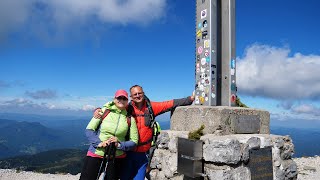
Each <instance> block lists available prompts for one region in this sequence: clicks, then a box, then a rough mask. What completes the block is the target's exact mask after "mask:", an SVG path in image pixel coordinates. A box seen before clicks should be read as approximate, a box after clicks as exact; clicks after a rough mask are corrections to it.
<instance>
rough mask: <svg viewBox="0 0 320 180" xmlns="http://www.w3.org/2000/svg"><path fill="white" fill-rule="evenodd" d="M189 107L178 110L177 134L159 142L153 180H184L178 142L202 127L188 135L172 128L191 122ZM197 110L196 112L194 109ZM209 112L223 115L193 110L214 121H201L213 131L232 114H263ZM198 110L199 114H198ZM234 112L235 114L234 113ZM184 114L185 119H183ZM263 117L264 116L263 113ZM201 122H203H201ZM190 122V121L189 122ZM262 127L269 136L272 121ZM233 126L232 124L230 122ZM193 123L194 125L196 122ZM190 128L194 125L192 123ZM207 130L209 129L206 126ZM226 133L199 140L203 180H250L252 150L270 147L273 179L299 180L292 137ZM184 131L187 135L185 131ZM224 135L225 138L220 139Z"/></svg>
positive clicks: (170, 133) (227, 130)
mask: <svg viewBox="0 0 320 180" xmlns="http://www.w3.org/2000/svg"><path fill="white" fill-rule="evenodd" d="M186 108H187V107H184V108H183V107H182V108H178V109H177V110H176V112H175V113H177V114H176V115H175V116H174V115H173V116H172V117H173V118H172V119H171V129H177V128H179V130H178V131H174V130H168V131H162V132H161V134H160V135H159V138H158V143H159V146H158V149H156V150H155V153H154V157H153V159H152V161H151V168H152V169H153V170H152V171H151V177H152V179H183V175H182V174H179V173H178V171H177V159H178V154H177V152H178V151H177V140H178V137H181V138H187V137H188V133H189V131H191V129H193V130H194V129H196V128H198V127H199V126H200V125H201V124H199V123H198V124H197V126H198V127H195V126H193V127H190V126H189V127H187V126H186V128H189V129H190V130H188V131H185V130H184V129H183V128H182V127H183V126H181V125H180V126H176V125H173V126H172V124H177V125H178V123H177V122H176V121H177V120H178V119H177V118H178V117H181V116H183V117H184V119H181V118H179V119H180V121H187V122H183V123H182V124H185V123H188V121H192V120H191V118H186V117H187V116H190V114H188V113H190V111H188V110H186ZM188 108H189V109H190V107H188ZM195 108H196V109H195ZM212 108H213V107H211V108H209V109H208V110H207V111H212V112H218V111H220V110H219V109H221V111H223V113H220V114H219V115H217V116H216V117H218V120H217V119H214V118H213V116H212V115H209V114H210V113H206V112H205V111H206V110H205V109H206V107H198V106H197V107H194V108H191V111H192V112H194V111H202V113H203V114H204V115H207V116H210V118H211V120H210V121H207V123H205V122H206V121H205V120H206V119H205V116H200V117H198V121H199V120H200V121H201V122H202V124H204V125H205V126H206V125H207V124H210V125H211V127H217V126H216V124H217V123H218V124H220V125H221V122H222V121H224V120H223V119H230V115H231V114H232V113H230V112H235V113H241V114H243V113H244V114H246V113H252V112H260V111H253V110H252V109H246V110H241V111H239V109H238V108H232V107H228V108H227V110H226V109H225V108H224V109H223V108H221V107H217V108H216V109H214V108H213V109H214V110H213V109H212ZM197 109H198V110H197ZM233 109H235V110H236V111H232V110H233ZM181 114H182V115H181ZM262 114H263V117H267V116H265V112H262ZM201 118H202V119H201ZM188 119H189V120H188ZM260 120H261V123H262V124H263V125H262V126H261V127H263V128H264V129H262V130H261V131H264V132H269V126H266V125H265V124H266V121H268V123H269V119H267V120H263V119H260ZM229 122H230V120H229ZM193 123H194V122H193ZM189 124H191V122H190V123H189ZM206 127H208V126H206ZM220 127H225V129H223V128H220V129H216V131H219V133H207V134H205V135H204V136H202V137H201V139H200V140H202V141H203V161H204V172H203V176H204V179H209V180H211V179H212V180H213V179H219V180H250V179H252V178H251V172H250V168H249V167H248V166H247V164H248V161H249V158H250V155H249V152H250V150H258V149H261V148H268V147H271V149H272V164H273V179H274V180H282V179H296V178H297V174H298V172H297V166H296V163H295V162H294V161H293V160H292V155H293V153H294V145H293V143H292V140H291V138H290V137H289V136H279V135H270V134H231V133H230V132H232V128H230V127H227V126H220ZM183 130H184V131H183ZM209 131H211V132H212V129H211V130H209V129H207V130H206V132H209ZM221 134H222V135H221Z"/></svg>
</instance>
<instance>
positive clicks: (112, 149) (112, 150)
mask: <svg viewBox="0 0 320 180" xmlns="http://www.w3.org/2000/svg"><path fill="white" fill-rule="evenodd" d="M108 147H109V149H108V156H107V158H106V166H105V167H104V174H103V178H102V179H103V180H105V177H106V175H107V168H108V165H109V161H110V158H111V156H112V161H113V163H114V159H115V152H116V144H115V142H112V143H111V144H110V145H109V146H108ZM110 175H111V174H110ZM107 178H108V177H107Z"/></svg>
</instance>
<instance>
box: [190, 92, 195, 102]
mask: <svg viewBox="0 0 320 180" xmlns="http://www.w3.org/2000/svg"><path fill="white" fill-rule="evenodd" d="M194 98H195V91H193V92H192V95H191V97H190V99H191V101H194Z"/></svg>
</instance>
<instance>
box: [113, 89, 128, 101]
mask: <svg viewBox="0 0 320 180" xmlns="http://www.w3.org/2000/svg"><path fill="white" fill-rule="evenodd" d="M120 96H124V97H126V98H127V99H128V93H127V91H125V90H123V89H119V90H118V91H116V94H115V95H114V97H115V98H117V97H120Z"/></svg>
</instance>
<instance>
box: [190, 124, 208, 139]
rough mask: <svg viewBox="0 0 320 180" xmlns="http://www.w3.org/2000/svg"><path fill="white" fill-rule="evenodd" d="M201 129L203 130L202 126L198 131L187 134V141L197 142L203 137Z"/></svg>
mask: <svg viewBox="0 0 320 180" xmlns="http://www.w3.org/2000/svg"><path fill="white" fill-rule="evenodd" d="M203 129H204V125H201V127H200V128H199V129H197V130H195V131H191V132H189V134H188V139H191V140H199V139H200V137H201V136H203Z"/></svg>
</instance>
